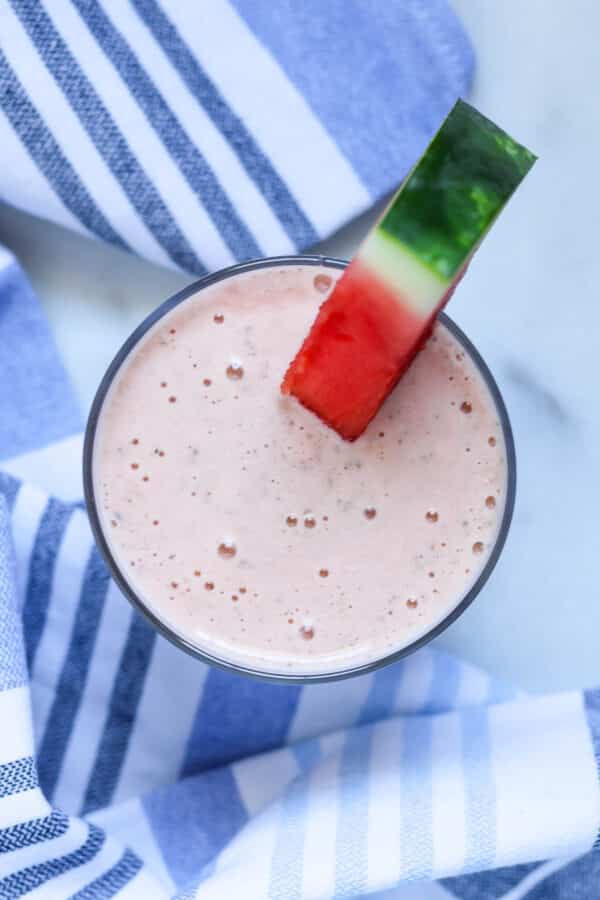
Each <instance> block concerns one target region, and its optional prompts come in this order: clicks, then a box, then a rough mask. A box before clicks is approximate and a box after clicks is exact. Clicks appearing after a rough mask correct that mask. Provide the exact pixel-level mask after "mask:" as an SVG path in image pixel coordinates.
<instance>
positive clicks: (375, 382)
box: [281, 100, 536, 441]
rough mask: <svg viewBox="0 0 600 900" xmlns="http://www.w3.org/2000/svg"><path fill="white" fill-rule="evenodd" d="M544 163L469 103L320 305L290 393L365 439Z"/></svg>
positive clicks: (345, 433) (459, 108)
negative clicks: (484, 243) (496, 224)
mask: <svg viewBox="0 0 600 900" xmlns="http://www.w3.org/2000/svg"><path fill="white" fill-rule="evenodd" d="M535 159H536V157H535V156H534V155H533V154H532V153H530V152H529V150H527V149H526V148H525V147H523V146H521V145H520V144H517V143H516V142H515V141H514V140H513V139H512V138H511V137H509V136H508V135H507V134H505V132H503V131H502V130H501V129H500V128H498V127H497V126H496V125H494V124H493V122H490V120H489V119H486V118H485V117H484V116H482V115H481V114H480V113H479V112H477V110H475V109H473V107H471V106H469V105H468V104H467V103H464V102H463V101H462V100H459V101H458V102H457V103H456V105H455V106H454V108H453V109H452V110H451V112H450V114H449V115H448V117H447V118H446V120H445V121H444V123H443V124H442V126H441V128H440V130H439V131H438V132H437V134H436V135H435V137H434V138H433V140H432V142H431V144H430V145H429V147H428V148H427V150H426V151H425V153H424V154H423V156H422V157H421V159H420V160H419V162H418V163H417V164H416V166H415V167H414V169H413V170H412V172H411V173H410V174H409V175H408V177H407V178H406V180H405V181H404V183H403V185H402V186H401V188H400V190H399V191H398V193H397V194H396V195H395V197H394V198H393V200H392V202H391V204H390V206H389V207H388V209H387V210H386V212H385V213H384V215H383V217H382V218H381V220H380V221H379V222H378V224H377V225H376V226H375V227H374V228H373V229H372V231H371V232H370V233H369V235H368V236H367V238H366V240H365V241H364V243H363V244H362V245H361V247H360V249H359V251H358V253H357V255H356V256H355V257H354V259H353V260H352V262H351V263H350V265H349V266H348V268H347V269H346V270H345V272H344V274H343V275H342V277H341V278H340V279H339V281H338V282H337V284H336V286H335V288H334V290H333V291H332V293H331V294H330V296H329V297H328V298H327V299H326V300H325V302H324V303H323V305H322V306H321V308H320V310H319V313H318V315H317V318H316V319H315V322H314V323H313V325H312V328H311V330H310V332H309V334H308V336H307V337H306V339H305V341H304V343H303V344H302V347H301V348H300V351H299V352H298V354H297V356H296V357H295V359H294V360H293V361H292V363H291V365H290V367H289V368H288V370H287V372H286V374H285V377H284V380H283V383H282V385H281V390H282V392H283V393H284V394H292V395H293V396H295V397H296V398H297V399H298V400H299V401H300V402H301V403H302V404H303V405H304V406H306V407H307V408H308V409H310V410H312V411H313V412H314V413H316V414H317V415H318V416H319V417H320V418H321V419H322V420H323V421H324V422H325V423H326V424H327V425H329V426H331V427H332V428H334V429H335V430H336V431H337V432H338V433H339V434H340V435H341V437H343V438H345V439H346V440H349V441H353V440H355V439H356V438H357V437H359V436H360V435H361V434H362V432H363V431H364V430H365V428H366V427H367V425H368V424H369V422H370V421H371V419H372V418H373V417H374V416H375V414H376V413H377V411H378V409H379V407H380V406H381V404H382V403H383V401H384V400H385V398H386V397H387V395H388V394H389V392H390V391H391V390H392V389H393V388H394V386H395V385H396V383H397V382H398V380H399V379H400V378H401V377H402V375H403V373H404V372H405V371H406V369H407V368H408V366H409V365H410V363H411V362H412V360H413V359H414V357H415V355H416V353H417V352H418V350H419V348H420V347H421V346H422V344H423V343H424V342H425V341H426V340H427V337H428V336H429V334H430V332H431V329H432V327H433V323H434V321H435V317H436V315H437V313H438V312H439V310H440V309H442V307H443V306H445V304H446V303H447V302H448V300H449V299H450V297H451V295H452V292H453V291H454V288H455V287H456V285H457V283H458V282H459V280H460V278H461V277H462V275H463V274H464V272H465V269H466V267H467V265H468V263H469V260H470V258H471V256H472V255H473V253H474V252H475V250H476V249H477V247H478V245H479V243H480V242H481V240H482V239H483V237H484V236H485V234H486V233H487V231H488V230H489V228H490V226H491V224H492V222H493V221H494V219H495V218H496V216H497V215H498V213H499V212H500V211H501V209H502V208H503V207H504V205H505V203H506V202H507V201H508V199H509V197H510V196H511V195H512V193H513V192H514V191H515V189H516V188H517V186H518V185H519V183H520V182H521V181H522V179H523V178H524V177H525V175H526V174H527V172H528V171H529V169H530V168H531V166H532V165H533V163H534V162H535Z"/></svg>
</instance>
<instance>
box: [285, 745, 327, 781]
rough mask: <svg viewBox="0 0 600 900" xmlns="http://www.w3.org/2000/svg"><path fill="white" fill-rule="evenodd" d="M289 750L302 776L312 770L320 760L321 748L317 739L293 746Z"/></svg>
mask: <svg viewBox="0 0 600 900" xmlns="http://www.w3.org/2000/svg"><path fill="white" fill-rule="evenodd" d="M290 749H291V750H292V753H293V754H294V756H295V758H296V762H297V763H298V768H299V769H300V771H301V772H303V773H304V774H306V773H307V772H309V771H310V770H311V769H314V767H315V766H316V765H317V763H318V762H319V760H320V759H321V747H320V744H319V739H318V738H311V739H310V740H308V741H302V743H300V744H294V745H293V746H292V747H291V748H290Z"/></svg>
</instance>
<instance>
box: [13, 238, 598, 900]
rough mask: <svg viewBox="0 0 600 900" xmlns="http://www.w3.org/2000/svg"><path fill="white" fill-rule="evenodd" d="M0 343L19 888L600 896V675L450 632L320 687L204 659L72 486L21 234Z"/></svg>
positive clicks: (68, 433)
mask: <svg viewBox="0 0 600 900" xmlns="http://www.w3.org/2000/svg"><path fill="white" fill-rule="evenodd" d="M0 344H1V346H2V348H3V351H2V354H1V355H0V402H1V404H2V422H3V425H4V426H7V427H3V429H2V432H1V435H0V459H3V460H4V461H3V462H2V463H1V464H0V722H1V723H2V726H3V727H2V730H1V732H0V897H1V898H2V900H5V898H6V900H10V898H16V897H22V896H27V897H31V898H49V900H63V898H67V897H76V898H80V900H83V898H85V900H100V898H108V897H119V898H125V900H131V898H135V900H138V898H139V900H154V898H156V900H158V898H172V897H177V898H179V900H184V898H185V900H190V898H195V897H197V898H200V900H213V898H214V900H224V898H227V900H228V898H233V897H243V898H244V900H265V898H271V900H300V898H303V900H329V898H334V897H335V898H342V897H357V896H361V895H364V894H367V893H371V892H377V896H378V897H381V898H382V900H383V898H384V897H385V898H387V900H392V898H393V900H518V898H527V900H588V898H589V900H594V898H596V897H597V896H598V885H599V884H600V856H599V855H598V854H597V853H591V852H588V851H590V850H591V849H592V848H593V847H594V845H598V843H599V841H598V832H599V827H600V776H599V761H600V692H597V693H587V694H583V693H579V692H573V693H568V694H562V695H556V696H549V697H536V698H530V697H526V696H524V695H522V694H518V693H517V692H515V691H513V690H511V689H508V688H506V687H504V686H503V685H498V684H496V683H494V682H493V681H491V680H490V678H488V677H487V676H486V675H485V674H483V673H481V672H479V671H478V670H476V669H473V668H471V667H470V666H468V665H465V664H462V663H460V662H458V661H457V660H455V659H453V658H450V657H448V656H446V655H445V654H443V653H441V652H439V651H435V650H432V649H424V650H422V651H420V652H419V653H418V654H415V655H414V656H412V657H410V658H409V659H408V660H406V661H405V662H403V663H400V664H397V665H394V666H390V667H388V668H386V669H383V670H381V671H378V672H376V673H374V674H372V675H368V676H365V677H361V678H358V679H354V680H349V681H344V682H340V683H337V684H330V685H313V686H308V687H296V686H290V687H283V686H273V685H268V684H258V683H255V682H252V681H250V680H246V679H243V678H240V677H236V676H233V675H229V674H226V673H223V672H221V671H218V670H211V669H209V668H207V667H206V666H204V665H203V664H201V663H199V662H198V661H196V660H194V659H191V658H190V657H188V656H186V655H185V654H183V653H181V652H180V651H178V650H177V649H175V648H174V647H173V646H172V645H170V644H169V643H167V642H166V641H164V640H163V639H162V638H160V637H158V636H157V635H156V633H155V632H154V631H152V630H151V629H150V627H149V626H148V625H147V624H146V623H145V622H144V621H142V620H141V619H140V618H139V617H138V616H137V614H136V613H134V612H133V610H132V609H131V607H130V606H129V604H128V603H127V602H126V601H125V599H124V598H123V597H122V596H120V594H119V592H118V590H117V588H116V587H115V585H114V584H113V583H112V582H111V581H110V579H109V577H108V574H107V572H106V570H105V568H104V566H103V564H102V562H101V560H100V558H99V556H98V552H97V550H96V549H95V548H94V545H93V541H92V537H91V533H90V530H89V526H88V523H87V519H86V516H85V512H84V510H83V508H82V505H81V502H80V501H79V500H77V499H71V500H65V499H64V497H65V496H71V497H72V498H73V497H76V496H77V481H78V472H77V470H76V468H75V467H74V464H73V460H74V459H75V458H76V456H77V453H78V448H79V447H80V443H81V439H80V436H79V434H78V431H79V423H78V421H77V416H76V412H75V409H74V404H73V400H72V397H71V394H70V391H69V388H68V385H67V383H66V379H65V376H64V372H63V370H62V367H61V365H60V361H59V360H58V358H57V355H56V352H55V350H54V347H53V344H52V340H51V336H50V334H49V333H48V329H47V326H46V323H45V321H44V319H43V316H42V314H41V311H40V308H39V307H38V305H37V302H36V300H35V297H34V296H33V294H32V292H31V290H30V289H29V287H28V285H27V282H26V280H25V278H24V276H23V274H22V273H21V271H20V269H19V268H18V266H17V264H16V263H15V262H14V260H12V259H11V257H10V256H9V255H8V254H5V253H3V256H2V257H1V259H0ZM11 386H12V389H11ZM27 422H29V425H28V427H26V423H27ZM57 423H60V424H59V425H57ZM36 448H37V449H36ZM40 485H44V486H45V488H46V490H44V489H42V487H41V486H40ZM48 491H54V496H52V495H50V494H49V493H48ZM476 872H479V873H480V874H469V873H476ZM434 879H437V880H434ZM379 892H382V893H379Z"/></svg>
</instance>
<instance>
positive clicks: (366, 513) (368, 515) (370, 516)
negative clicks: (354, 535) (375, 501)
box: [364, 506, 377, 520]
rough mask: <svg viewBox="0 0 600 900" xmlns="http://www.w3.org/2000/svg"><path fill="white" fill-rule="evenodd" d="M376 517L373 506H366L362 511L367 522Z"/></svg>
mask: <svg viewBox="0 0 600 900" xmlns="http://www.w3.org/2000/svg"><path fill="white" fill-rule="evenodd" d="M376 515H377V510H376V509H375V507H374V506H367V508H366V509H365V510H364V516H365V519H369V520H371V519H374V518H375V516H376Z"/></svg>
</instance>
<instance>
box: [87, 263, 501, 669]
mask: <svg viewBox="0 0 600 900" xmlns="http://www.w3.org/2000/svg"><path fill="white" fill-rule="evenodd" d="M290 265H295V266H307V265H308V266H329V267H330V268H335V269H345V268H346V266H347V265H348V261H347V260H343V259H339V258H337V257H333V256H320V255H315V254H301V255H297V256H294V255H288V256H271V257H264V258H261V259H254V260H249V261H247V262H241V263H235V264H233V265H231V266H227V267H226V268H224V269H220V270H218V271H216V272H213V273H210V274H208V275H205V276H203V277H202V278H199V279H197V280H196V281H193V282H192V283H191V284H189V285H188V286H187V287H185V288H183V289H182V290H181V291H178V292H177V293H176V294H173V295H172V296H171V297H169V298H168V299H167V300H165V301H163V303H161V304H160V305H159V306H157V308H156V309H155V310H153V311H152V312H151V313H149V315H148V316H146V318H145V319H143V321H142V322H140V324H139V325H138V326H137V327H136V328H135V329H134V330H133V331H132V332H131V334H130V335H129V337H128V338H127V339H126V340H125V341H124V342H123V344H122V345H121V347H120V348H119V350H118V351H117V353H116V354H115V356H114V358H113V359H112V361H111V363H110V364H109V366H108V368H107V369H106V372H105V373H104V376H103V378H102V380H101V382H100V384H99V386H98V389H97V391H96V394H95V397H94V400H93V402H92V405H91V408H90V412H89V415H88V419H87V424H86V429H85V437H84V444H83V489H84V497H85V504H86V508H87V512H88V516H89V520H90V525H91V528H92V533H93V535H94V539H95V542H96V545H97V547H98V549H99V550H100V553H101V555H102V557H103V559H104V562H105V563H106V565H107V568H108V570H109V572H110V575H111V576H112V578H113V579H114V581H115V582H116V584H117V586H118V587H119V589H120V590H121V592H122V593H123V594H124V595H125V597H127V599H128V600H129V602H130V603H131V604H132V606H133V608H134V609H135V610H136V611H137V612H139V613H141V614H142V615H143V616H144V618H145V619H146V620H147V621H148V622H149V623H150V624H151V625H152V626H153V627H154V628H155V629H156V630H157V631H158V632H159V634H161V635H162V636H163V637H164V638H166V639H167V640H169V641H170V642H171V643H172V644H174V645H175V646H177V647H179V649H180V650H183V651H185V652H186V653H188V654H190V655H191V656H195V657H196V658H197V659H200V660H202V661H203V662H205V663H207V664H208V665H211V666H215V667H217V668H219V669H223V670H225V671H228V672H231V673H234V674H238V675H246V676H249V677H251V678H256V679H259V680H261V681H268V682H272V683H278V684H316V683H320V682H329V681H340V680H342V679H346V678H353V677H356V676H359V675H365V674H367V673H369V672H373V671H375V670H377V669H380V668H382V667H383V666H387V665H390V664H391V663H394V662H397V661H398V660H400V659H403V658H404V657H405V656H408V655H409V654H411V653H414V652H415V651H416V650H419V649H420V648H421V647H423V646H425V644H428V643H429V642H430V641H432V640H434V639H435V638H436V637H438V636H439V635H440V634H441V633H442V632H443V631H445V630H446V629H447V628H448V627H449V626H450V625H451V624H452V623H453V622H455V621H456V619H458V618H459V616H461V615H462V614H463V613H464V611H465V610H466V609H467V608H468V607H469V606H470V605H471V603H472V602H473V601H474V600H475V598H476V597H477V596H478V594H479V593H480V592H481V590H482V588H483V587H484V585H485V584H486V582H487V581H488V579H489V577H490V575H491V574H492V572H493V570H494V568H495V567H496V563H497V562H498V559H499V558H500V555H501V553H502V550H503V548H504V544H505V542H506V538H507V536H508V532H509V529H510V524H511V521H512V516H513V510H514V505H515V496H516V485H517V469H516V453H515V444H514V438H513V433H512V428H511V424H510V420H509V417H508V412H507V409H506V406H505V404H504V400H503V398H502V394H501V393H500V389H499V387H498V385H497V384H496V381H495V379H494V376H493V375H492V373H491V371H490V369H489V368H488V366H487V364H486V362H485V361H484V359H483V357H482V356H481V354H480V353H479V351H478V350H477V348H476V347H475V346H474V344H473V343H472V342H471V341H470V339H469V338H468V337H467V336H466V334H465V333H464V332H463V331H462V329H461V328H459V326H458V325H457V324H456V323H455V322H454V321H453V320H452V319H451V318H450V317H449V316H448V315H447V314H446V313H443V312H442V313H440V314H439V315H438V319H439V320H440V321H441V322H443V324H444V325H445V327H446V328H447V329H448V330H449V332H450V333H451V334H452V336H453V337H454V338H455V339H456V340H457V341H458V342H459V343H460V344H461V346H462V348H463V349H464V350H465V351H466V352H467V353H468V354H469V356H470V357H471V359H472V360H473V363H474V365H475V366H476V368H477V370H478V372H479V373H480V375H481V377H482V378H483V381H484V383H485V385H486V387H487V389H488V390H489V392H490V394H491V397H492V399H493V401H494V404H495V407H496V410H497V414H498V419H499V422H500V427H501V430H502V436H503V440H504V446H505V449H506V468H507V473H506V500H505V504H504V510H503V513H502V521H501V522H500V526H499V528H498V532H497V535H496V539H495V542H494V547H493V548H492V551H491V553H490V555H489V556H488V559H487V561H486V563H485V565H484V567H483V569H482V570H481V572H480V573H479V575H478V577H477V579H476V580H475V582H474V583H473V584H472V585H471V587H470V588H469V590H468V591H467V593H466V594H465V595H464V597H463V598H462V599H461V601H460V602H459V603H458V604H457V605H456V606H455V607H453V608H452V609H451V610H450V611H449V612H448V614H447V615H446V616H444V618H443V619H441V620H440V621H439V622H438V623H437V625H435V626H434V627H433V628H432V629H430V630H429V631H427V632H425V634H422V635H421V636H420V637H419V638H417V639H416V640H414V641H411V642H410V643H409V644H406V645H405V646H403V647H401V648H399V649H397V650H393V651H392V652H391V653H386V654H385V655H383V656H380V657H378V658H377V659H375V660H371V661H370V662H367V663H362V664H359V665H355V666H350V667H348V668H344V669H340V670H337V671H333V672H315V673H303V674H293V673H286V672H277V671H274V672H269V671H266V670H265V671H263V670H262V669H257V668H253V667H252V666H244V665H241V664H239V663H236V662H232V661H229V660H227V659H225V658H221V657H219V656H216V655H212V654H211V653H210V652H207V651H206V650H203V649H200V648H199V647H198V646H196V645H195V644H194V643H193V642H192V641H190V640H189V639H188V638H186V637H184V636H183V635H181V634H180V633H179V632H178V631H176V630H175V629H174V628H172V627H171V626H170V625H168V624H167V623H166V622H165V621H163V620H162V619H161V618H159V616H158V615H157V614H156V613H155V612H154V611H153V610H152V609H150V608H149V606H147V605H146V603H145V602H144V601H143V600H142V598H141V597H140V596H139V595H138V594H137V593H136V591H135V590H134V589H133V588H132V586H131V585H130V584H129V582H128V581H127V579H126V578H125V576H124V574H123V572H122V571H121V569H120V567H119V565H118V563H117V562H116V560H115V559H114V557H113V554H112V552H111V549H110V547H109V545H108V541H107V540H106V537H105V534H104V529H103V528H102V524H101V522H100V516H99V513H98V504H97V501H96V496H95V491H94V481H93V455H94V441H95V437H96V429H97V425H98V421H99V418H100V414H101V412H102V407H103V404H104V401H105V399H106V396H107V394H108V391H109V389H110V387H111V385H112V383H113V380H114V378H115V376H116V375H117V373H118V372H119V370H120V368H121V366H122V365H123V363H124V362H125V361H126V359H127V358H128V357H129V354H130V353H131V352H132V351H133V349H134V348H135V347H136V346H137V344H138V343H139V341H140V340H141V339H142V338H143V337H144V336H145V335H146V333H147V332H148V331H149V330H150V329H151V328H152V327H153V326H154V325H155V324H156V323H157V322H158V321H159V320H160V319H162V318H163V317H164V316H165V315H166V314H167V313H168V312H170V311H171V310H172V309H174V308H175V307H176V306H179V304H180V303H183V302H184V301H185V300H187V299H188V298H189V297H191V296H193V295H194V294H196V293H198V292H199V291H201V290H203V289H204V288H207V287H209V286H210V285H213V284H216V283H218V282H219V281H224V280H226V279H227V278H231V277H233V276H235V275H241V274H243V273H244V272H252V271H256V270H258V269H264V268H272V267H278V266H290Z"/></svg>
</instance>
